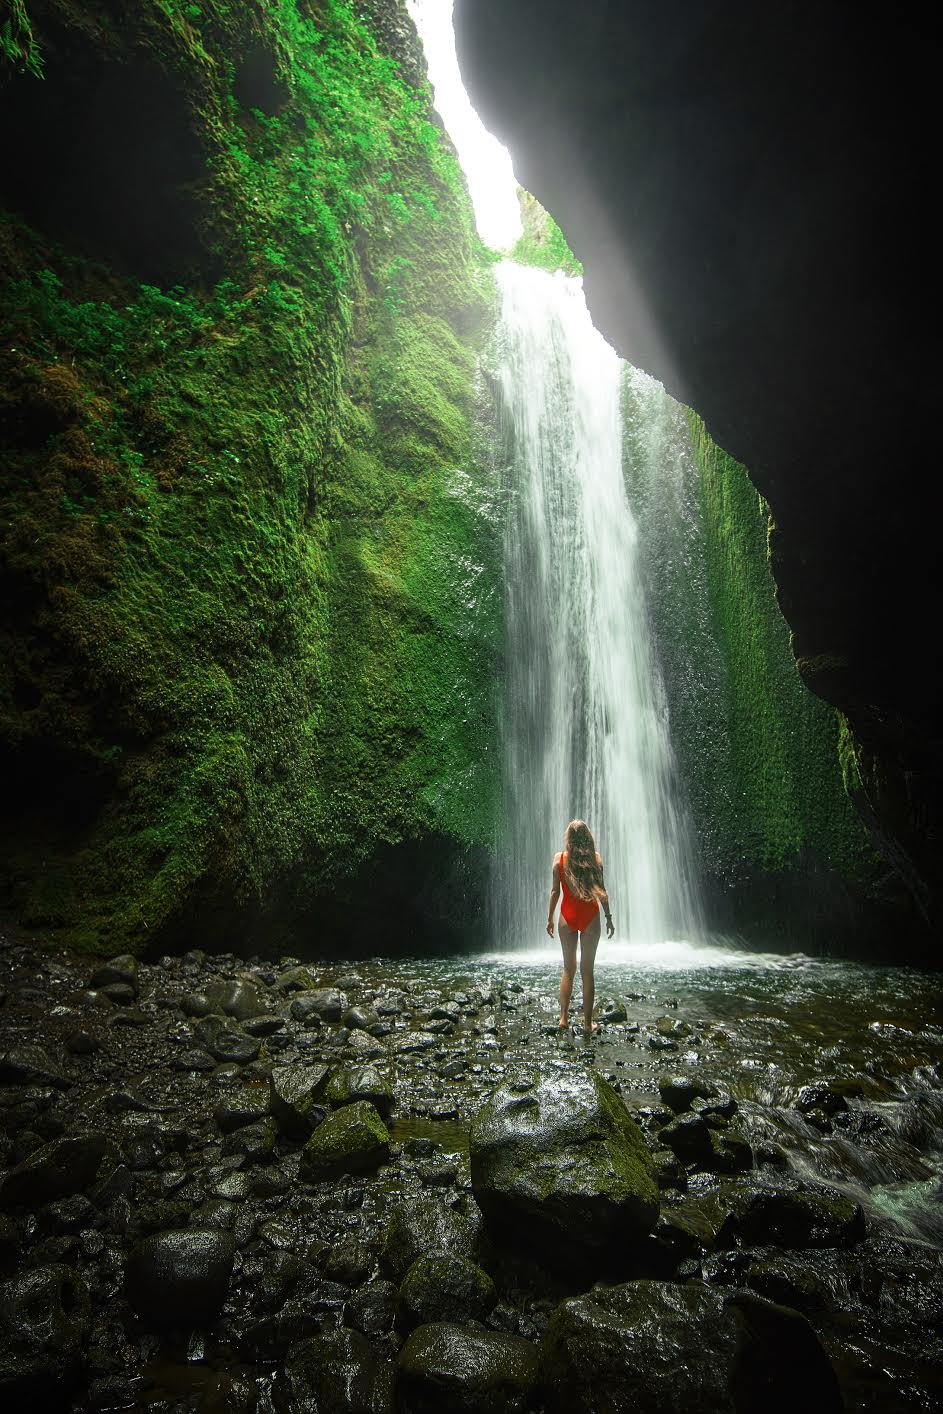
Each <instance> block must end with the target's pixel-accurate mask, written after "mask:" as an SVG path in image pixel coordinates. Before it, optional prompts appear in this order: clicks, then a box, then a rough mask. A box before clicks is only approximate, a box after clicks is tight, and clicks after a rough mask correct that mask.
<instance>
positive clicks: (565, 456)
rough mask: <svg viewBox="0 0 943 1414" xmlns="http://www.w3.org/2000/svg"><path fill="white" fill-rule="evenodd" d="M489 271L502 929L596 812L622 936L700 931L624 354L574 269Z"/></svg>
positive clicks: (463, 146) (509, 225) (487, 207)
mask: <svg viewBox="0 0 943 1414" xmlns="http://www.w3.org/2000/svg"><path fill="white" fill-rule="evenodd" d="M451 10H452V5H451V0H409V11H410V14H411V15H412V17H413V20H414V22H415V23H416V26H417V28H418V30H419V33H420V36H421V38H422V42H423V46H424V49H425V53H426V59H427V63H428V67H429V77H430V80H431V82H432V85H433V89H434V92H435V101H436V106H437V108H438V109H439V112H440V114H441V116H442V117H443V120H444V122H445V124H446V126H447V128H448V130H449V133H450V136H451V137H452V140H453V141H454V143H455V146H456V150H457V152H458V156H459V160H460V162H461V164H462V166H463V168H464V170H465V172H466V175H467V177H468V181H469V187H470V191H471V196H472V200H473V203H474V206H475V211H476V218H477V220H478V225H479V230H480V232H481V235H482V237H483V239H485V240H486V241H490V242H491V243H492V244H494V245H496V246H498V247H500V248H502V249H507V248H508V247H509V246H510V245H511V244H512V243H513V241H514V239H515V238H516V235H517V234H518V233H519V229H520V227H519V221H518V219H517V215H516V213H517V198H516V183H515V181H514V175H513V172H512V169H511V163H510V158H509V157H508V156H507V153H506V152H505V151H504V149H502V148H500V147H499V146H498V145H497V144H496V143H495V139H494V138H493V137H492V136H491V135H490V134H489V133H486V132H485V130H484V128H483V127H482V125H481V122H480V120H479V119H478V117H477V115H476V114H474V112H473V110H472V108H471V105H470V103H469V101H468V97H467V95H466V94H465V92H464V89H463V87H462V84H461V79H460V76H459V71H458V64H457V60H456V58H455V46H454V36H453V34H452V27H451ZM496 279H497V284H498V291H499V297H500V316H499V324H498V329H497V335H496V346H495V347H496V351H495V355H494V361H495V376H496V381H497V384H498V390H499V405H500V406H499V411H500V415H501V419H502V423H503V429H502V430H503V437H504V450H505V452H506V461H507V466H508V479H507V491H508V504H509V515H508V522H507V533H506V547H505V571H506V584H507V589H506V604H505V610H506V626H507V655H506V662H507V668H506V678H505V683H504V713H503V759H504V811H503V831H502V835H503V838H502V840H501V843H500V845H499V850H498V860H497V864H496V879H495V888H494V890H493V899H494V910H495V914H494V918H493V933H492V940H493V942H494V944H495V945H496V946H498V947H502V948H503V947H515V946H517V947H526V946H533V944H534V942H535V941H536V939H537V938H539V936H540V934H541V932H542V928H543V921H544V920H545V918H546V904H547V896H548V892H549V882H550V865H551V861H552V858H553V854H554V853H555V851H556V850H558V849H561V848H562V846H563V833H564V828H565V826H566V823H567V821H568V820H569V819H571V818H572V817H573V816H582V817H583V818H584V819H585V820H587V821H588V823H589V825H590V828H591V829H592V830H593V832H594V834H595V837H596V841H597V845H598V847H599V849H600V851H601V853H602V855H603V859H604V861H605V866H606V882H607V886H608V889H609V893H610V898H611V900H612V906H613V914H614V917H615V920H616V933H617V937H619V938H620V939H621V940H622V941H623V942H626V943H628V942H631V943H632V944H639V943H643V944H649V943H659V944H661V943H663V942H664V941H665V940H666V939H669V938H674V939H678V938H694V937H697V936H698V935H699V934H700V933H701V927H700V915H699V909H698V904H697V891H696V886H695V883H694V869H693V865H692V860H693V857H694V851H693V849H692V845H691V841H690V838H689V834H688V831H687V829H686V826H685V822H684V816H683V812H682V811H681V809H680V806H679V804H678V799H677V791H676V788H675V775H674V763H673V757H672V752H671V746H670V742H669V737H668V724H667V711H666V707H665V701H664V695H663V692H662V689H661V681H660V677H659V673H658V668H657V664H656V662H655V660H654V656H653V650H652V644H651V634H650V629H649V625H648V622H647V617H646V610H645V603H644V597H643V593H642V586H641V582H640V578H639V573H638V564H637V555H636V542H637V538H638V530H637V527H636V524H635V521H634V519H633V517H632V513H631V510H630V508H629V504H628V501H627V499H626V493H625V482H624V477H623V469H622V430H621V413H620V396H619V387H620V371H621V367H622V365H621V361H620V359H619V357H618V355H617V354H616V353H615V352H614V350H613V349H611V348H610V347H609V345H608V344H607V343H606V342H605V340H604V339H603V337H602V335H601V334H599V333H598V332H597V330H596V329H595V328H594V327H593V323H592V320H591V318H590V315H589V311H588V309H587V307H586V301H585V299H584V296H583V289H582V282H581V281H579V280H574V279H567V278H566V277H564V276H563V275H562V274H557V275H550V274H547V273H546V272H544V271H541V270H533V269H528V268H525V267H523V266H519V265H516V264H514V263H512V262H510V261H505V262H504V263H502V264H501V265H499V266H498V267H497V269H496Z"/></svg>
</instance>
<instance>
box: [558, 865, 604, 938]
mask: <svg viewBox="0 0 943 1414" xmlns="http://www.w3.org/2000/svg"><path fill="white" fill-rule="evenodd" d="M557 864H558V865H559V866H560V885H561V887H562V889H563V902H562V903H561V904H560V917H561V918H562V919H563V920H564V922H565V923H568V924H569V926H570V927H571V928H572V929H573V932H574V933H583V932H585V931H586V929H587V928H588V927H589V925H590V923H592V921H593V919H594V918H596V917H597V915H598V913H599V902H598V900H597V899H584V898H577V896H576V894H574V893H571V892H570V890H569V889H568V888H567V886H566V875H565V874H564V872H563V854H562V853H561V854H558V855H557Z"/></svg>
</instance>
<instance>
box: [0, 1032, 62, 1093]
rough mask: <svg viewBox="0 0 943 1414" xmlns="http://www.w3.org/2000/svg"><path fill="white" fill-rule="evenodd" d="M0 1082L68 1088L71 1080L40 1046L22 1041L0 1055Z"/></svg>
mask: <svg viewBox="0 0 943 1414" xmlns="http://www.w3.org/2000/svg"><path fill="white" fill-rule="evenodd" d="M0 1084H3V1085H54V1086H55V1087H56V1089H58V1090H68V1088H69V1086H70V1085H71V1084H72V1081H71V1080H70V1079H69V1077H68V1076H67V1075H66V1074H65V1073H64V1072H63V1071H62V1069H61V1068H60V1067H59V1066H58V1065H56V1064H55V1062H54V1061H51V1060H50V1059H49V1057H48V1056H47V1054H46V1052H45V1051H44V1050H42V1048H41V1047H40V1046H33V1045H30V1044H28V1043H23V1044H21V1045H18V1046H11V1047H10V1049H9V1050H8V1051H4V1053H3V1055H0Z"/></svg>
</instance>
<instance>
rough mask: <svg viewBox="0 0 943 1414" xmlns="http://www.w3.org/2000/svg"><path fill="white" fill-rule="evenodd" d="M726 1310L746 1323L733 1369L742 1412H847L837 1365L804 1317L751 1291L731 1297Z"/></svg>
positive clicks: (736, 1399) (737, 1402)
mask: <svg viewBox="0 0 943 1414" xmlns="http://www.w3.org/2000/svg"><path fill="white" fill-rule="evenodd" d="M726 1309H727V1311H728V1312H732V1313H733V1314H734V1315H735V1316H736V1317H737V1318H738V1319H739V1322H740V1330H739V1332H738V1336H739V1339H738V1342H737V1350H736V1354H735V1357H734V1363H733V1368H732V1370H731V1373H730V1389H731V1393H732V1395H733V1403H734V1409H735V1411H736V1414H747V1411H752V1410H763V1412H764V1414H795V1411H796V1410H797V1409H814V1410H815V1411H816V1414H842V1411H843V1410H844V1408H845V1401H844V1399H843V1398H842V1393H841V1389H840V1388H839V1384H838V1380H837V1378H836V1376H835V1371H834V1370H833V1368H832V1363H831V1361H830V1360H829V1358H828V1356H827V1355H826V1353H825V1351H824V1350H823V1349H822V1346H821V1344H820V1343H819V1339H818V1337H817V1336H816V1334H815V1331H814V1330H813V1329H812V1327H811V1326H810V1325H809V1322H808V1321H807V1320H806V1318H805V1317H804V1316H803V1315H800V1313H799V1312H798V1311H793V1310H791V1309H789V1308H788V1307H786V1306H778V1305H776V1304H774V1303H773V1302H772V1301H764V1300H763V1299H762V1298H761V1297H758V1296H754V1295H753V1294H752V1293H751V1292H746V1291H739V1292H735V1293H734V1294H733V1295H732V1296H730V1297H728V1298H727V1302H726Z"/></svg>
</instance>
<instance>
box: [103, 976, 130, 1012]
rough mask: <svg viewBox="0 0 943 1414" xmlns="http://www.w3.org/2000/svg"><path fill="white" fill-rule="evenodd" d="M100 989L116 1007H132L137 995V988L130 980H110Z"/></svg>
mask: <svg viewBox="0 0 943 1414" xmlns="http://www.w3.org/2000/svg"><path fill="white" fill-rule="evenodd" d="M99 991H100V992H101V994H102V996H104V997H107V998H108V1000H109V1001H110V1002H111V1004H112V1005H113V1006H116V1007H130V1006H131V1004H132V1003H133V1002H134V1000H135V998H136V997H137V990H136V989H135V988H134V987H132V986H131V985H130V983H128V982H109V983H108V985H107V986H106V987H100V988H99Z"/></svg>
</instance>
